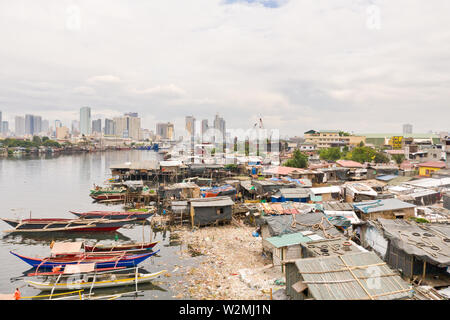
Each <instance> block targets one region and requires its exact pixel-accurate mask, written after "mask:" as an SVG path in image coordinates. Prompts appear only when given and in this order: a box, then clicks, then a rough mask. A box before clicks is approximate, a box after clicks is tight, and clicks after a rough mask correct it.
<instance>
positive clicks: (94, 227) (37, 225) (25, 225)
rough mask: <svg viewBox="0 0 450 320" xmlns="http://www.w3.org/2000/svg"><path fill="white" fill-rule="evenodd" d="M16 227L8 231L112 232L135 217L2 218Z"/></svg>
mask: <svg viewBox="0 0 450 320" xmlns="http://www.w3.org/2000/svg"><path fill="white" fill-rule="evenodd" d="M1 220H3V221H4V222H6V223H8V224H9V225H11V226H12V227H14V229H12V230H6V231H4V232H6V233H47V232H111V231H116V230H117V229H119V228H121V227H123V226H124V225H126V224H130V223H132V222H135V221H136V219H135V218H130V219H120V220H109V219H57V218H48V219H23V220H19V219H7V218H1Z"/></svg>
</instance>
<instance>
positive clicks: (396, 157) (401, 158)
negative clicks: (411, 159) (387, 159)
mask: <svg viewBox="0 0 450 320" xmlns="http://www.w3.org/2000/svg"><path fill="white" fill-rule="evenodd" d="M392 159H394V161H395V163H397V164H398V165H401V164H402V162H403V161H405V155H404V154H393V155H392Z"/></svg>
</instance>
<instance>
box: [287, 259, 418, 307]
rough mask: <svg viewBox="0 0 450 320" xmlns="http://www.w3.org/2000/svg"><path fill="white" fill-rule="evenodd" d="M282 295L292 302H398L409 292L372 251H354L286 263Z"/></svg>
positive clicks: (403, 282) (408, 288)
mask: <svg viewBox="0 0 450 320" xmlns="http://www.w3.org/2000/svg"><path fill="white" fill-rule="evenodd" d="M286 294H287V295H288V296H290V297H291V298H292V299H294V300H306V299H308V300H309V299H313V300H398V299H406V298H408V297H411V296H412V294H413V292H412V288H411V286H410V285H409V284H408V283H406V282H405V281H404V280H402V278H401V277H400V276H399V275H397V274H395V273H394V271H393V270H392V269H390V268H389V267H388V266H387V265H386V263H384V262H383V261H382V260H381V259H380V258H379V257H378V256H377V255H376V254H375V253H374V252H358V253H352V254H344V255H337V256H336V255H334V256H323V257H315V258H307V259H298V260H295V262H291V263H288V264H286Z"/></svg>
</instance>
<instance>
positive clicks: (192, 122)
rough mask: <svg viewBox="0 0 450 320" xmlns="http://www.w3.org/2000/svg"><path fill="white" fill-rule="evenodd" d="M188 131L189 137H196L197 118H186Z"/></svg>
mask: <svg viewBox="0 0 450 320" xmlns="http://www.w3.org/2000/svg"><path fill="white" fill-rule="evenodd" d="M186 131H187V132H188V134H189V136H191V137H192V136H195V118H194V117H193V116H187V117H186Z"/></svg>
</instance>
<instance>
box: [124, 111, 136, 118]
mask: <svg viewBox="0 0 450 320" xmlns="http://www.w3.org/2000/svg"><path fill="white" fill-rule="evenodd" d="M125 116H128V117H133V118H137V117H138V113H137V112H127V113H125Z"/></svg>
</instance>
